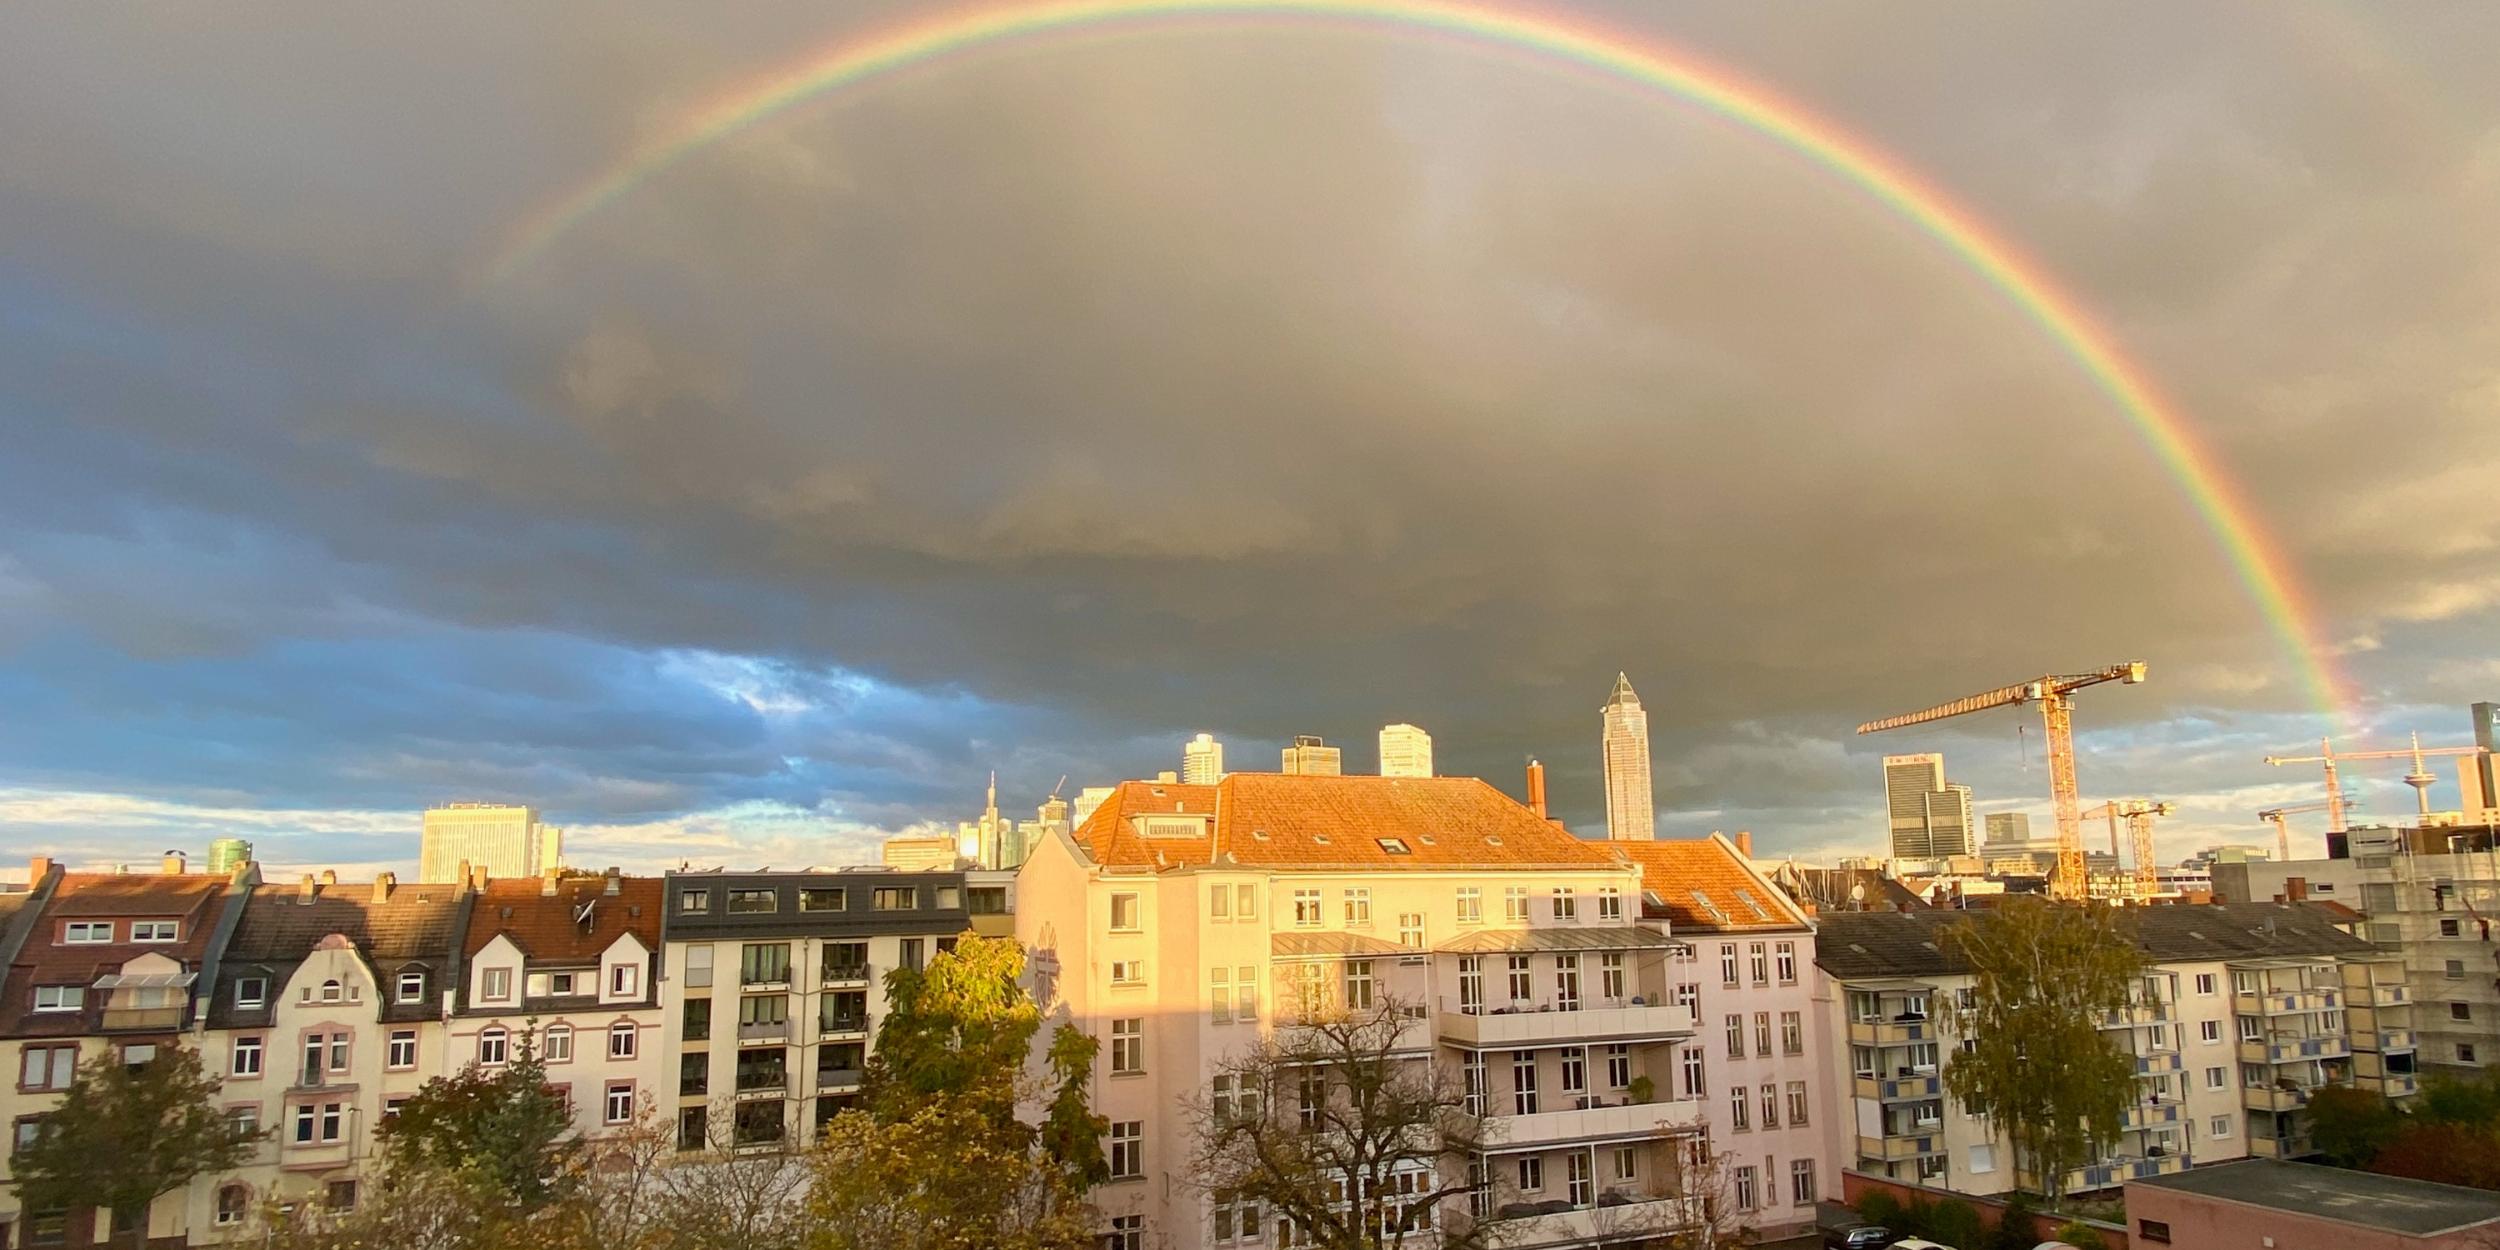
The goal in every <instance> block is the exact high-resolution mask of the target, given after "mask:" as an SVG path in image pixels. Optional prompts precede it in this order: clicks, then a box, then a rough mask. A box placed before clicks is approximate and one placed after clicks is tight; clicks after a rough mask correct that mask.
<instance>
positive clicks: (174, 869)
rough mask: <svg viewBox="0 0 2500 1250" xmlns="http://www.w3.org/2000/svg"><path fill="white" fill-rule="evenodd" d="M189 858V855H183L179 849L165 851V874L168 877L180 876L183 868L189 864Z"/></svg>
mask: <svg viewBox="0 0 2500 1250" xmlns="http://www.w3.org/2000/svg"><path fill="white" fill-rule="evenodd" d="M190 859H191V857H190V856H188V855H185V854H183V853H182V852H180V851H167V852H165V875H166V876H168V877H179V876H181V875H182V873H183V870H184V869H186V868H189V867H190V866H191V864H190Z"/></svg>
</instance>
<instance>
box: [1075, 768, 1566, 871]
mask: <svg viewBox="0 0 2500 1250" xmlns="http://www.w3.org/2000/svg"><path fill="white" fill-rule="evenodd" d="M1157 817H1163V818H1166V819H1162V820H1157V819H1155V818H1157ZM1191 818H1196V819H1191ZM1075 838H1076V841H1077V843H1078V845H1080V846H1082V847H1083V848H1084V849H1085V851H1086V853H1087V854H1089V855H1091V856H1092V857H1093V859H1094V861H1095V862H1096V863H1099V864H1102V865H1104V866H1106V867H1111V868H1140V869H1150V870H1154V869H1167V868H1185V867H1205V866H1208V865H1210V864H1217V863H1221V864H1229V865H1239V866H1241V867H1245V868H1275V869H1285V870H1295V869H1301V870H1317V869H1332V870H1340V871H1395V870H1398V869H1402V868H1442V869H1446V868H1455V867H1483V868H1588V869H1600V870H1602V869H1605V868H1607V867H1610V866H1612V865H1613V864H1614V863H1615V861H1614V859H1613V857H1612V856H1610V855H1608V854H1607V853H1606V852H1605V851H1604V850H1603V849H1601V844H1599V843H1595V842H1588V841H1583V840H1581V839H1579V838H1575V837H1573V836H1571V834H1570V833H1569V832H1567V831H1566V830H1564V829H1563V828H1562V827H1561V826H1559V825H1556V824H1554V823H1553V822H1551V821H1548V820H1546V819H1545V818H1543V817H1541V816H1538V815H1537V814H1536V813H1535V812H1533V811H1530V810H1529V809H1528V808H1527V807H1526V806H1525V805H1523V804H1521V803H1520V802H1519V801H1518V800H1516V799H1513V798H1511V797H1510V796H1509V795H1507V794H1504V793H1502V792H1501V791H1499V790H1496V789H1494V788H1493V787H1492V786H1491V785H1488V784H1486V783H1485V782H1484V781H1483V780H1481V779H1479V778H1475V777H1368V776H1340V777H1326V776H1306V775H1286V774H1282V773H1231V774H1228V775H1226V776H1225V778H1224V779H1223V780H1222V781H1221V782H1219V783H1217V784H1215V785H1212V786H1189V785H1175V784H1172V783H1170V782H1147V781H1130V782H1124V783H1122V784H1121V785H1120V786H1119V787H1118V789H1117V790H1116V791H1115V792H1114V793H1113V794H1112V796H1111V797H1110V798H1109V799H1107V800H1105V801H1104V802H1103V805H1102V806H1101V807H1100V808H1098V809H1096V810H1095V812H1094V814H1093V815H1092V816H1091V817H1089V818H1087V820H1086V822H1085V825H1084V827H1083V828H1080V829H1078V830H1077V831H1076V834H1075ZM1219 857H1220V860H1219Z"/></svg>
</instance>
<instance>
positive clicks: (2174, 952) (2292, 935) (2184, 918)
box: [1814, 903, 2379, 979]
mask: <svg viewBox="0 0 2500 1250" xmlns="http://www.w3.org/2000/svg"><path fill="white" fill-rule="evenodd" d="M1993 914H1994V913H1992V912H1978V911H1949V910H1942V909H1935V910H1928V911H1911V912H1881V911H1866V912H1846V911H1844V912H1827V913H1825V914H1824V915H1823V916H1822V917H1821V924H1820V931H1819V932H1818V933H1817V934H1816V935H1815V940H1814V962H1815V964H1816V965H1817V966H1819V967H1821V968H1822V969H1823V971H1824V972H1826V973H1828V974H1829V975H1831V976H1834V977H1839V978H1842V979H1857V978H1863V977H1887V976H1950V975H1953V974H1955V973H1959V972H1962V971H1964V970H1965V968H1964V965H1963V963H1962V961H1961V960H1960V959H1959V958H1958V957H1956V956H1955V955H1954V954H1953V953H1952V952H1951V950H1950V949H1949V944H1947V943H1946V942H1945V941H1944V931H1945V930H1946V929H1949V928H1951V927H1952V926H1954V925H1956V924H1960V923H1962V922H1963V921H1966V920H1967V921H1970V922H1972V923H1975V924H1985V923H1987V922H1988V918H1989V917H1990V916H1991V915H1993ZM2119 923H2120V925H2121V926H2122V927H2124V928H2125V929H2127V930H2128V931H2130V932H2133V933H2134V934H2135V938H2136V945H2137V946H2138V947H2140V948H2142V949H2143V951H2144V953H2145V955H2146V956H2147V957H2149V958H2150V959H2152V960H2153V962H2155V963H2163V962H2168V961H2172V960H2225V959H2263V958H2268V957H2271V956H2283V955H2325V956H2336V955H2345V956H2352V955H2375V954H2377V953H2379V952H2378V948H2377V947H2374V946H2372V945H2370V944H2369V943H2368V942H2364V941H2362V940H2361V939H2359V938H2357V937H2354V936H2352V935H2351V934H2349V933H2346V932H2344V931H2343V930H2341V929H2339V928H2336V927H2335V925H2336V917H2335V916H2334V914H2333V913H2331V912H2329V911H2327V910H2326V909H2324V908H2321V907H2318V906H2315V905H2313V904H2308V903H2212V904H2206V905H2202V906H2180V907H2130V908H2127V909H2126V910H2124V911H2122V912H2120V913H2119Z"/></svg>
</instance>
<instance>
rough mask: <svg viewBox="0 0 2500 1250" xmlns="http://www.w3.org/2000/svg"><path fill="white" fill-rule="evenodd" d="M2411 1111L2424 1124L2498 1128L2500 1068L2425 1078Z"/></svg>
mask: <svg viewBox="0 0 2500 1250" xmlns="http://www.w3.org/2000/svg"><path fill="white" fill-rule="evenodd" d="M2413 1114H2414V1118H2416V1119H2418V1120H2420V1121H2421V1122H2423V1123H2425V1124H2459V1125H2464V1126H2466V1127H2468V1128H2478V1129H2500V1070H2494V1071H2488V1072H2476V1073H2472V1074H2470V1075H2461V1074H2451V1073H2445V1072H2443V1073H2437V1074H2434V1075H2432V1076H2430V1077H2428V1078H2426V1079H2424V1080H2423V1082H2422V1096H2421V1097H2420V1098H2419V1099H2417V1100H2415V1105H2414V1108H2413Z"/></svg>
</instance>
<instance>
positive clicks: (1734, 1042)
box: [1727, 1016, 1745, 1059]
mask: <svg viewBox="0 0 2500 1250" xmlns="http://www.w3.org/2000/svg"><path fill="white" fill-rule="evenodd" d="M1727 1057H1728V1058H1730V1059H1742V1058H1744V1057H1745V1018H1744V1017H1743V1016H1729V1017H1728V1018H1727Z"/></svg>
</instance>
